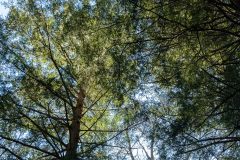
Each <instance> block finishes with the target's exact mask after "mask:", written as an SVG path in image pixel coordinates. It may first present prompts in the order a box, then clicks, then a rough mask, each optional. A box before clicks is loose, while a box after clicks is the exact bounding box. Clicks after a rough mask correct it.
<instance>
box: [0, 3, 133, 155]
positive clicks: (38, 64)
mask: <svg viewBox="0 0 240 160" xmlns="http://www.w3.org/2000/svg"><path fill="white" fill-rule="evenodd" d="M106 7H107V8H108V9H107V10H106ZM116 13H117V14H116ZM128 19H129V16H128V14H127V13H126V12H124V10H123V9H122V8H121V5H119V3H118V1H112V2H109V1H105V0H101V1H97V2H91V1H90V2H89V1H59V0H56V1H41V0H40V1H38V0H36V1H34V0H30V1H18V2H17V4H15V5H13V6H11V9H10V13H9V15H8V17H7V20H6V21H5V23H4V24H2V27H3V28H6V29H5V30H4V29H3V32H4V34H5V35H6V36H7V37H8V39H4V40H5V41H2V42H1V44H2V46H3V49H2V53H1V56H2V58H3V59H4V61H5V63H6V64H5V65H7V64H8V65H9V66H10V67H11V70H9V71H6V72H3V73H2V74H3V77H4V76H5V77H6V76H7V74H8V75H9V76H11V77H12V82H11V83H10V84H11V86H10V88H8V89H7V90H5V91H1V100H0V102H1V103H0V105H1V132H0V138H1V144H0V145H1V147H0V148H1V149H2V154H4V155H5V158H10V159H12V158H17V159H109V158H110V157H108V156H109V155H110V154H111V152H109V151H106V150H105V148H104V146H107V147H111V145H112V144H111V140H113V139H114V138H115V137H117V136H118V135H119V134H121V133H122V132H124V131H125V130H127V129H130V128H131V126H133V125H134V124H133V123H129V124H128V126H126V125H125V124H122V122H121V119H122V117H124V115H121V114H117V112H116V111H115V110H118V109H119V110H121V109H122V108H121V106H122V104H123V102H124V101H126V100H127V99H129V98H128V91H130V90H132V89H133V88H134V84H135V81H136V80H137V75H136V72H135V71H134V70H136V66H137V64H136V62H134V61H133V59H131V57H130V55H131V54H132V53H133V52H134V50H133V49H132V48H130V47H129V46H127V45H126V44H125V42H126V41H130V40H131V38H133V37H131V34H130V33H131V32H133V26H132V25H131V24H130V23H129V21H127V20H128ZM126 23H127V24H126ZM3 67H4V66H3ZM4 74H5V75H4ZM16 74H17V75H16ZM6 83H7V82H6ZM129 100H130V99H129ZM107 152H108V153H107ZM112 153H114V150H113V151H112Z"/></svg>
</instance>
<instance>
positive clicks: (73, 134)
mask: <svg viewBox="0 0 240 160" xmlns="http://www.w3.org/2000/svg"><path fill="white" fill-rule="evenodd" d="M84 98H85V93H84V90H83V89H80V91H79V93H78V95H77V104H76V107H74V108H73V117H72V123H71V125H70V129H69V135H70V138H69V143H68V145H67V151H66V156H65V158H64V159H68V160H76V159H78V158H77V147H78V141H79V139H80V137H79V133H80V120H81V118H82V112H83V101H84Z"/></svg>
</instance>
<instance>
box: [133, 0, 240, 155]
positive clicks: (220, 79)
mask: <svg viewBox="0 0 240 160" xmlns="http://www.w3.org/2000/svg"><path fill="white" fill-rule="evenodd" d="M238 6H239V5H238V2H236V1H221V0H216V1H204V0H203V1H190V0H188V1H141V2H139V3H138V4H137V9H138V10H139V11H140V12H141V13H142V14H141V15H142V17H141V18H142V19H144V20H145V19H148V21H147V24H148V26H149V27H143V29H142V32H144V33H147V35H148V36H147V37H145V39H144V40H141V41H144V42H145V43H148V46H150V47H148V48H147V49H148V50H151V51H152V54H151V56H152V55H153V56H152V60H153V61H152V70H151V72H152V73H153V74H154V76H155V80H154V81H155V82H158V83H159V84H160V85H161V87H162V88H165V89H166V90H168V91H169V94H168V95H169V98H170V100H171V101H172V106H173V107H172V109H171V110H172V111H173V112H174V110H175V111H176V110H177V114H176V116H175V118H174V119H172V118H170V119H169V120H170V121H171V123H172V124H171V126H172V127H171V130H170V131H169V135H170V139H169V141H170V140H174V141H171V142H172V144H171V146H172V147H173V148H176V151H177V153H189V154H191V155H190V156H192V158H194V157H195V156H196V157H197V156H199V154H194V153H193V151H199V153H202V155H201V156H204V155H206V156H210V157H211V156H213V157H214V156H216V157H222V158H223V157H228V156H229V155H231V154H232V155H231V156H232V157H238V156H239V155H238V154H239V153H238V152H236V149H237V148H238V147H239V146H238V141H239V127H238V126H239V125H238V122H239V118H238V117H239V113H238V111H239V100H238V99H239V23H238V20H239V7H238ZM145 24H146V23H145ZM151 44H152V45H151ZM173 144H177V145H176V146H174V145H173ZM196 157H195V158H196Z"/></svg>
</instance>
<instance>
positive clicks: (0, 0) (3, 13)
mask: <svg viewBox="0 0 240 160" xmlns="http://www.w3.org/2000/svg"><path fill="white" fill-rule="evenodd" d="M7 1H8V0H0V16H2V17H5V16H6V15H7V13H8V11H9V9H7V8H5V7H4V6H3V4H2V3H3V2H7Z"/></svg>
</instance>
